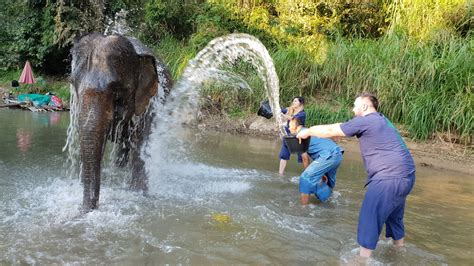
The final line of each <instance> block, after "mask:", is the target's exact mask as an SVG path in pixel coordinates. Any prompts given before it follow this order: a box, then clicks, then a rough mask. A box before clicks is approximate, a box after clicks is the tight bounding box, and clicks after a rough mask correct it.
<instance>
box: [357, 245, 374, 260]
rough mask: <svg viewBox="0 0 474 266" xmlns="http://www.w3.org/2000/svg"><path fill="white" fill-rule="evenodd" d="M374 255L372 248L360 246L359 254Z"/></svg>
mask: <svg viewBox="0 0 474 266" xmlns="http://www.w3.org/2000/svg"><path fill="white" fill-rule="evenodd" d="M371 255H372V250H371V249H368V248H364V247H363V246H361V247H360V251H359V256H361V257H364V258H369V257H370V256H371Z"/></svg>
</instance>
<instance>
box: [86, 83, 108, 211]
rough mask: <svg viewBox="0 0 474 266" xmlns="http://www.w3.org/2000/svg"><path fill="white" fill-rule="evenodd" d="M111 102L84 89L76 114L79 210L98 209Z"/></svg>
mask: <svg viewBox="0 0 474 266" xmlns="http://www.w3.org/2000/svg"><path fill="white" fill-rule="evenodd" d="M112 102H113V101H112V99H111V98H110V95H107V93H105V92H101V91H97V90H86V91H85V92H84V93H83V97H82V104H81V110H80V112H79V125H80V128H79V131H80V132H79V136H80V140H79V142H80V143H79V145H80V159H81V180H82V183H83V186H84V197H83V204H82V208H83V209H82V211H83V212H89V211H91V210H93V209H97V207H98V201H99V194H100V172H101V162H102V157H103V153H104V148H105V142H106V137H107V132H108V127H109V125H110V121H111V120H112V110H113V108H112Z"/></svg>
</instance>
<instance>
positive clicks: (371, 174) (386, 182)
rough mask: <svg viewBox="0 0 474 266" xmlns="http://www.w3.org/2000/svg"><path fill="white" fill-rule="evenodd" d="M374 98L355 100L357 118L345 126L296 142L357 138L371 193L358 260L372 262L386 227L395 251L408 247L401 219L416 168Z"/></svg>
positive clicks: (314, 131) (318, 130) (313, 131)
mask: <svg viewBox="0 0 474 266" xmlns="http://www.w3.org/2000/svg"><path fill="white" fill-rule="evenodd" d="M378 105H379V102H378V100H377V97H375V95H373V94H370V93H362V94H360V95H359V96H358V97H357V98H356V100H355V101H354V108H353V110H352V111H353V112H354V114H355V117H354V118H353V119H351V120H349V121H347V122H345V123H338V124H332V125H319V126H314V127H311V128H309V129H307V130H302V131H300V132H299V133H298V135H297V137H298V138H303V139H306V138H308V137H309V136H318V137H325V138H327V137H338V136H339V137H344V136H347V137H352V136H356V137H357V138H358V139H359V146H360V152H361V155H362V159H363V161H364V166H365V168H366V170H367V182H366V184H365V186H366V187H367V192H366V193H365V197H364V201H363V202H362V206H361V208H360V213H359V225H358V228H357V242H359V245H360V256H362V257H370V256H371V254H372V250H374V249H375V248H376V246H377V242H378V240H379V235H380V233H381V232H382V228H383V225H384V224H385V227H386V229H385V236H386V237H387V238H392V239H393V244H394V245H396V246H403V245H404V237H405V226H404V224H403V214H404V212H405V202H406V198H407V196H408V194H409V193H410V191H411V190H412V188H413V185H414V184H415V163H414V161H413V158H412V156H411V154H410V152H409V151H408V149H407V147H406V145H405V142H404V141H403V139H402V138H401V136H400V134H399V133H398V131H397V130H396V129H395V127H394V126H393V124H392V123H391V122H390V121H389V120H388V119H387V118H386V117H385V116H384V115H383V114H381V113H379V112H378V111H377V109H378Z"/></svg>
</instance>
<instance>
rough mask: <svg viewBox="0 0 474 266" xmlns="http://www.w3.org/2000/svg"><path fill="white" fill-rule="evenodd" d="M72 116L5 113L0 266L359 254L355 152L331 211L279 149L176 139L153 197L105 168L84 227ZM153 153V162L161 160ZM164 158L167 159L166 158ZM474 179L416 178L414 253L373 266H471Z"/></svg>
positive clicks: (382, 250)
mask: <svg viewBox="0 0 474 266" xmlns="http://www.w3.org/2000/svg"><path fill="white" fill-rule="evenodd" d="M68 119H69V117H68V114H67V113H36V114H35V113H29V112H22V111H13V110H0V135H1V136H2V141H1V142H0V202H1V205H0V206H1V208H0V219H1V223H0V264H24V263H29V264H52V263H56V264H64V263H81V264H91V263H92V264H94V263H106V264H131V263H136V264H140V265H142V264H165V263H170V264H178V263H180V264H192V265H202V264H254V265H256V264H258V265H261V264H277V265H288V264H292V265H294V264H303V263H311V264H315V263H317V262H319V263H321V264H339V263H343V264H344V263H346V262H351V261H352V260H353V259H354V254H355V253H356V252H357V243H356V228H357V227H356V226H357V217H358V210H359V207H360V203H361V200H362V197H363V194H364V189H363V184H364V180H365V175H364V174H365V173H364V170H363V168H362V163H361V160H360V157H359V154H358V152H357V151H356V150H348V151H347V152H346V153H345V155H344V160H343V163H342V166H341V168H340V170H339V172H338V176H337V185H336V189H335V193H334V195H333V196H332V197H331V199H330V200H329V202H327V203H323V204H321V203H318V202H317V201H316V200H314V201H313V204H312V205H310V206H306V207H303V206H300V205H299V203H298V193H297V182H298V178H297V176H298V173H299V172H300V171H301V166H300V165H297V164H296V163H295V162H294V160H292V162H291V163H290V164H289V166H288V168H287V170H288V171H287V174H286V175H285V176H278V175H277V174H275V172H276V169H277V168H278V159H277V158H276V157H277V154H278V151H279V147H280V146H279V145H280V144H279V143H277V142H275V141H271V140H264V139H257V138H253V137H249V136H234V135H228V134H218V133H212V132H200V131H191V130H177V131H176V132H175V134H176V135H177V136H178V137H179V139H180V140H181V141H179V142H178V141H177V142H176V143H169V145H168V148H169V151H168V152H166V153H165V152H162V154H160V156H157V155H156V154H150V158H151V159H150V160H151V162H150V161H148V162H147V163H148V167H149V169H148V170H149V172H150V173H151V178H150V196H148V197H144V196H142V195H141V194H139V193H134V192H130V191H128V190H127V189H126V184H124V182H123V180H124V179H125V178H126V175H125V174H124V172H125V171H124V170H123V169H114V168H111V167H106V168H105V169H104V171H103V177H104V185H103V187H102V191H101V201H100V209H99V210H98V211H94V212H92V213H90V214H87V215H85V216H80V215H79V211H78V208H79V206H80V204H81V200H82V199H81V197H82V189H81V186H80V183H79V181H78V180H77V179H69V178H68V174H67V173H66V169H67V168H66V167H64V165H63V164H64V162H65V159H66V155H65V154H64V153H62V152H61V148H62V146H63V145H64V141H65V138H66V127H67V125H68ZM155 152H156V151H155ZM163 155H164V156H163ZM473 188H474V178H473V177H471V176H467V175H465V174H460V173H457V172H448V171H440V170H432V169H430V168H422V167H419V168H418V172H417V183H416V185H415V188H414V190H413V192H412V194H411V196H410V197H409V198H408V203H407V209H406V214H405V215H406V219H405V221H406V230H407V235H406V239H407V243H408V244H407V246H406V249H404V250H397V249H394V248H393V247H392V246H391V245H390V242H389V241H387V240H385V239H383V238H381V240H380V242H379V244H378V248H377V250H376V252H375V253H374V258H373V259H372V260H370V261H368V263H369V264H394V263H395V264H402V265H419V264H430V265H441V264H453V265H457V264H470V263H472V261H473V260H474V254H473V252H474V250H473V247H474V245H473V244H474V243H473V239H474V232H473V229H474V222H473V221H474V189H473Z"/></svg>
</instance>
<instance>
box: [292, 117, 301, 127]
mask: <svg viewBox="0 0 474 266" xmlns="http://www.w3.org/2000/svg"><path fill="white" fill-rule="evenodd" d="M291 121H294V123H295V126H302V125H303V122H301V119H299V118H297V117H293V118H292V119H291Z"/></svg>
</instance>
